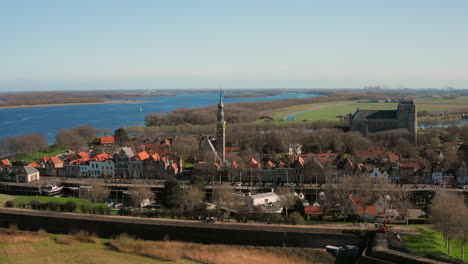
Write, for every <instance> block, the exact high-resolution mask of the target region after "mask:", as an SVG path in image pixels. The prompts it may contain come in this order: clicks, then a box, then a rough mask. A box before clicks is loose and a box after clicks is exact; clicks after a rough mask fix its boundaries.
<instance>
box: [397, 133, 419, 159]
mask: <svg viewBox="0 0 468 264" xmlns="http://www.w3.org/2000/svg"><path fill="white" fill-rule="evenodd" d="M395 150H396V151H397V152H398V153H400V154H401V155H402V156H403V157H405V158H410V157H412V156H413V155H414V153H415V152H416V148H415V147H414V145H413V144H411V143H410V142H409V141H408V140H407V139H404V138H399V139H398V140H397V142H396V145H395Z"/></svg>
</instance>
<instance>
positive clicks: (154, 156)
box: [151, 153, 161, 161]
mask: <svg viewBox="0 0 468 264" xmlns="http://www.w3.org/2000/svg"><path fill="white" fill-rule="evenodd" d="M151 157H152V158H153V159H154V160H155V161H158V160H160V159H161V157H159V155H158V153H154V154H153V155H151Z"/></svg>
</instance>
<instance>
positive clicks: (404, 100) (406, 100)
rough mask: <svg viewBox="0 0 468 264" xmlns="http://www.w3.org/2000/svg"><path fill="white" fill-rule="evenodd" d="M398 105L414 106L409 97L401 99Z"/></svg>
mask: <svg viewBox="0 0 468 264" xmlns="http://www.w3.org/2000/svg"><path fill="white" fill-rule="evenodd" d="M400 104H414V100H413V98H411V97H403V98H401V100H400Z"/></svg>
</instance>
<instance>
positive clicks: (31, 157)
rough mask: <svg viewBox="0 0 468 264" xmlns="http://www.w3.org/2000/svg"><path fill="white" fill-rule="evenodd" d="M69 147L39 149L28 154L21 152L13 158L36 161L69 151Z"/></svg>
mask: <svg viewBox="0 0 468 264" xmlns="http://www.w3.org/2000/svg"><path fill="white" fill-rule="evenodd" d="M68 149H69V148H66V147H63V148H49V149H48V150H44V151H38V152H33V153H28V154H20V155H16V156H15V157H14V158H12V160H21V161H25V162H34V161H37V160H39V159H40V158H42V157H50V156H55V155H57V154H60V153H63V152H65V151H67V150H68Z"/></svg>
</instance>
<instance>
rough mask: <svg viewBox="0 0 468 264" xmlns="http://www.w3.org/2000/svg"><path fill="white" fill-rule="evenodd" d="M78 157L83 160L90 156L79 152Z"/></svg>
mask: <svg viewBox="0 0 468 264" xmlns="http://www.w3.org/2000/svg"><path fill="white" fill-rule="evenodd" d="M78 156H80V157H81V158H87V157H88V156H89V155H88V153H86V152H83V151H81V152H78Z"/></svg>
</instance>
